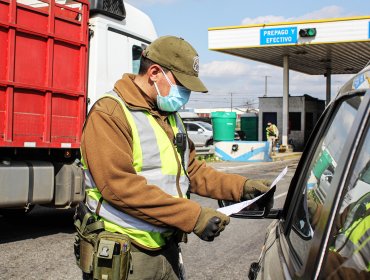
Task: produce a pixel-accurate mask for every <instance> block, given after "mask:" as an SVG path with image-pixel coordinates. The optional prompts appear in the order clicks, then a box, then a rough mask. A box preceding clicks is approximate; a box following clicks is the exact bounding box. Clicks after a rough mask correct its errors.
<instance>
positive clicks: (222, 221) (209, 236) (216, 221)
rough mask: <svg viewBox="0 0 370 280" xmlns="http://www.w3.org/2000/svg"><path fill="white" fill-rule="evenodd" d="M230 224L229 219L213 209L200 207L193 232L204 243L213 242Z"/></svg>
mask: <svg viewBox="0 0 370 280" xmlns="http://www.w3.org/2000/svg"><path fill="white" fill-rule="evenodd" d="M229 223H230V218H229V217H228V216H226V215H224V214H222V213H220V212H218V211H216V210H214V209H211V208H205V207H202V209H201V212H200V215H199V218H198V221H197V223H196V224H195V227H194V230H193V232H194V233H195V234H196V235H198V237H200V239H202V240H205V241H213V239H215V237H217V236H219V235H220V232H221V231H223V230H224V229H225V227H226V225H228V224H229Z"/></svg>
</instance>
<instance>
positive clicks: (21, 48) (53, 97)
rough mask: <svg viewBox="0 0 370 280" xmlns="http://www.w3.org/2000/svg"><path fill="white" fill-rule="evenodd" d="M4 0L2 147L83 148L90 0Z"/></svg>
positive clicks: (0, 4) (0, 32) (0, 21)
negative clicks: (64, 0)
mask: <svg viewBox="0 0 370 280" xmlns="http://www.w3.org/2000/svg"><path fill="white" fill-rule="evenodd" d="M23 2H24V3H23V4H22V2H17V1H7V0H0V147H34V148H79V145H80V138H81V137H80V136H81V131H82V126H83V122H84V118H85V115H86V108H85V107H86V105H85V104H86V84H87V54H88V52H87V50H88V28H87V27H88V17H89V13H88V6H89V4H88V1H85V0H76V1H67V2H66V3H68V4H59V3H58V2H56V1H53V0H51V1H47V0H38V1H32V3H31V2H30V1H28V2H29V4H27V1H23Z"/></svg>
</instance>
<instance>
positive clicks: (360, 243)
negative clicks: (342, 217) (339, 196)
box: [331, 193, 370, 271]
mask: <svg viewBox="0 0 370 280" xmlns="http://www.w3.org/2000/svg"><path fill="white" fill-rule="evenodd" d="M331 249H332V250H333V251H335V252H337V253H339V254H340V255H341V256H342V257H344V258H346V259H350V260H351V261H346V262H345V263H344V264H343V265H344V266H346V267H350V268H355V269H357V270H364V271H370V193H367V194H365V195H364V196H363V197H361V198H360V199H359V200H358V201H357V202H356V203H355V205H354V206H353V207H352V209H351V210H350V211H349V212H348V214H347V217H346V222H345V224H344V226H343V227H342V228H341V229H340V231H339V233H338V235H337V236H336V239H335V248H331Z"/></svg>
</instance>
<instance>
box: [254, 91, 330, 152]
mask: <svg viewBox="0 0 370 280" xmlns="http://www.w3.org/2000/svg"><path fill="white" fill-rule="evenodd" d="M324 109H325V101H324V100H320V99H317V98H314V97H311V96H309V95H303V96H289V118H288V143H289V144H291V145H292V146H293V148H294V150H297V151H302V150H303V148H304V146H305V144H306V142H307V140H308V137H309V136H310V134H311V132H312V130H313V128H314V126H315V124H316V122H317V121H318V119H319V118H320V116H321V114H322V112H323V111H324ZM268 122H272V123H274V124H275V125H276V126H277V127H278V129H279V131H280V133H281V132H282V129H283V97H260V98H259V114H258V127H259V129H258V140H259V141H266V126H267V123H268ZM279 142H281V139H279Z"/></svg>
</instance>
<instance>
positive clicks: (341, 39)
mask: <svg viewBox="0 0 370 280" xmlns="http://www.w3.org/2000/svg"><path fill="white" fill-rule="evenodd" d="M208 46H209V49H210V50H214V51H219V52H223V53H228V54H231V55H236V56H239V57H243V58H247V59H251V60H255V61H259V62H264V63H268V64H272V65H275V66H280V67H283V57H284V56H288V57H289V69H291V70H295V71H298V72H302V73H306V74H311V75H324V74H326V73H327V72H328V71H329V72H330V73H331V74H351V73H357V72H359V71H360V70H362V69H363V68H364V67H365V65H366V64H367V63H368V61H369V59H370V16H363V17H352V18H338V19H326V20H311V21H301V22H283V23H270V24H258V25H247V26H230V27H216V28H209V29H208Z"/></svg>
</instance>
